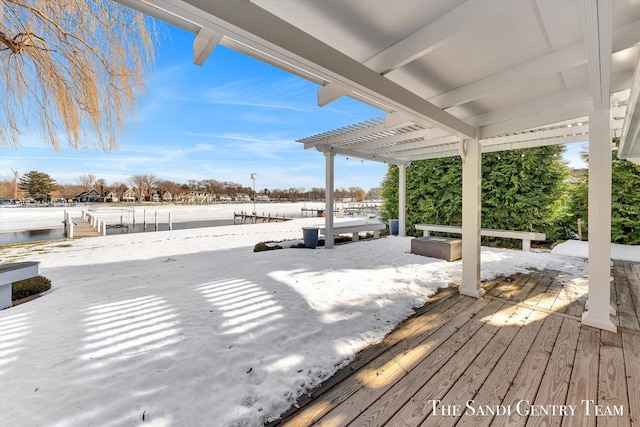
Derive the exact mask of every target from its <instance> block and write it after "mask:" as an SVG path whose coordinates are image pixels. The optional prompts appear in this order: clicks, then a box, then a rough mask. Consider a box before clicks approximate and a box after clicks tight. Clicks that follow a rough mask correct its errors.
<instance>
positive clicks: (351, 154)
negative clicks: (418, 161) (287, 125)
mask: <svg viewBox="0 0 640 427" xmlns="http://www.w3.org/2000/svg"><path fill="white" fill-rule="evenodd" d="M316 149H317V150H318V151H320V152H323V153H336V154H340V155H341V156H345V157H351V158H354V159H362V160H371V161H373V162H380V163H387V164H391V165H408V164H409V163H410V162H408V161H406V160H401V159H396V158H392V157H386V156H379V155H377V154H373V153H372V154H369V153H361V152H358V151H352V150H348V149H344V148H332V147H329V146H321V147H316Z"/></svg>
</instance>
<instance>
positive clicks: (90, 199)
mask: <svg viewBox="0 0 640 427" xmlns="http://www.w3.org/2000/svg"><path fill="white" fill-rule="evenodd" d="M73 200H74V201H76V202H78V203H95V202H101V201H102V197H101V196H100V194H99V193H98V192H97V191H96V190H90V191H83V192H82V193H80V194H78V195H77V196H75V197H74V198H73Z"/></svg>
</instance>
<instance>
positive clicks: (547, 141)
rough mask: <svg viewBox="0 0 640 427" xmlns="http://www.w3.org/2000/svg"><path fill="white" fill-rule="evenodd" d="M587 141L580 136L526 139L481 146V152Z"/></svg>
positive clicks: (584, 137) (586, 138)
mask: <svg viewBox="0 0 640 427" xmlns="http://www.w3.org/2000/svg"><path fill="white" fill-rule="evenodd" d="M588 139H589V135H580V134H576V135H566V136H559V137H555V138H539V139H528V140H526V141H521V142H508V143H504V144H494V145H483V146H482V152H483V153H495V152H497V151H509V150H520V149H523V148H533V147H547V146H549V145H560V144H568V143H570V142H582V141H587V140H588Z"/></svg>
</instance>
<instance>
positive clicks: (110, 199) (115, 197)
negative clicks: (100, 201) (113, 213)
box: [104, 191, 120, 203]
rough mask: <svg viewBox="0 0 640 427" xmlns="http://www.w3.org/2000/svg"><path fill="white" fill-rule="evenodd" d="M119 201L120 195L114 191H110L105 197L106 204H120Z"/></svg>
mask: <svg viewBox="0 0 640 427" xmlns="http://www.w3.org/2000/svg"><path fill="white" fill-rule="evenodd" d="M119 200H120V199H118V195H117V194H116V193H115V192H113V191H109V192H108V193H107V195H106V196H104V201H105V202H112V203H118V201H119Z"/></svg>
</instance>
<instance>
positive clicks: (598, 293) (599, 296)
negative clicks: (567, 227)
mask: <svg viewBox="0 0 640 427" xmlns="http://www.w3.org/2000/svg"><path fill="white" fill-rule="evenodd" d="M610 276H611V114H610V110H609V109H606V110H598V111H594V112H593V113H592V114H590V115H589V296H588V304H587V310H588V311H586V312H585V313H583V315H582V323H583V324H584V325H588V326H593V327H596V328H600V329H605V330H607V331H612V332H616V326H615V325H614V324H613V322H612V321H611V318H610V316H609V314H610V313H609V297H610V293H611V278H610Z"/></svg>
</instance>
